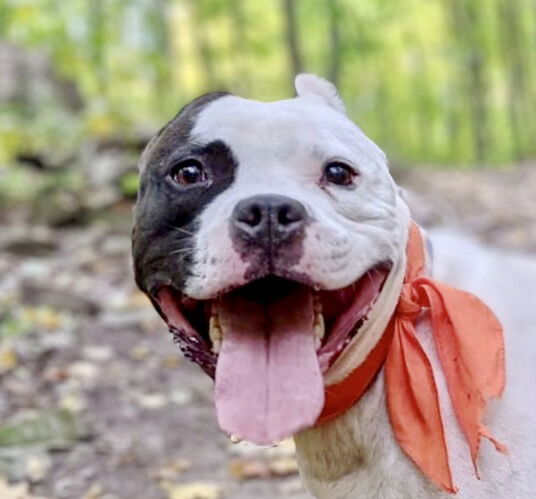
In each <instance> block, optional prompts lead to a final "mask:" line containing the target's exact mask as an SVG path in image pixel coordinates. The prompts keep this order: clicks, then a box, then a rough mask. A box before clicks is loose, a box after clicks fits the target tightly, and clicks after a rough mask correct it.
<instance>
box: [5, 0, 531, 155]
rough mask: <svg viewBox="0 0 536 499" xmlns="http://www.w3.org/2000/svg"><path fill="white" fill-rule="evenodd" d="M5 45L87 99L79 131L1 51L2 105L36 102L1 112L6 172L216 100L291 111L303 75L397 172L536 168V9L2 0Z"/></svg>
mask: <svg viewBox="0 0 536 499" xmlns="http://www.w3.org/2000/svg"><path fill="white" fill-rule="evenodd" d="M0 37H1V38H2V39H4V40H5V41H7V42H8V43H9V45H10V46H14V47H17V50H21V51H24V52H27V53H28V54H33V53H39V54H40V55H39V57H41V58H42V57H45V58H47V59H48V60H49V63H50V64H51V65H53V67H54V72H55V73H57V76H58V78H57V79H58V81H61V82H63V83H62V87H61V88H63V90H62V92H63V93H64V94H65V96H66V98H67V100H68V99H69V98H68V95H69V94H71V95H72V96H78V94H80V95H81V98H80V96H78V98H77V99H75V100H76V101H77V105H73V106H70V107H69V110H68V112H69V113H70V114H69V116H68V117H67V115H66V114H65V113H66V112H67V111H66V108H65V106H62V105H58V102H57V100H56V101H54V99H49V98H48V97H47V98H45V96H44V94H42V93H40V91H39V90H37V89H38V88H40V86H39V85H36V81H39V79H40V78H39V77H36V74H37V73H36V72H35V71H31V67H32V66H31V65H30V66H29V67H27V66H20V64H11V63H10V62H9V61H8V60H7V59H5V60H3V59H2V55H1V54H2V51H1V50H0V95H1V90H2V85H4V86H5V85H8V83H5V82H7V81H8V80H10V79H11V80H13V78H15V79H16V80H17V81H20V83H18V84H17V86H18V87H19V88H18V94H17V95H19V96H22V97H21V98H20V99H19V100H17V101H14V100H13V99H10V100H5V99H4V100H2V101H0V113H1V114H0V140H2V141H3V142H4V144H6V145H5V146H4V147H3V148H2V150H1V151H0V157H1V158H3V159H4V160H5V159H7V158H9V157H13V156H15V155H17V154H20V153H21V150H24V149H27V148H30V149H32V150H37V149H41V148H45V149H46V148H47V147H51V148H52V149H54V146H53V144H58V143H61V144H62V145H63V146H64V147H71V148H72V149H73V150H77V149H78V148H79V145H80V141H82V140H86V139H87V138H88V137H97V138H98V137H109V136H123V137H127V138H128V137H130V136H132V135H136V134H140V133H142V134H143V135H144V136H147V135H149V134H150V132H152V131H153V130H155V129H157V128H158V126H160V125H161V123H162V122H164V121H165V120H166V119H169V118H170V117H171V116H172V115H173V114H174V113H175V112H176V110H177V108H178V107H179V106H180V105H181V104H183V103H185V102H186V101H187V100H189V99H191V98H193V97H195V96H196V95H198V94H200V93H203V92H205V91H209V90H217V89H227V90H230V91H233V92H236V93H239V94H241V95H244V96H250V97H255V98H261V99H274V98H281V97H285V96H287V95H288V93H289V82H291V81H293V79H294V76H295V74H296V73H298V72H300V71H312V72H316V73H319V74H321V75H324V76H326V77H327V78H328V79H330V80H332V81H333V82H334V83H335V84H337V85H338V87H339V89H340V91H341V93H342V95H343V96H344V98H345V101H346V104H347V109H348V112H349V115H350V116H351V117H353V118H356V120H357V121H358V122H359V124H360V125H361V126H362V127H363V128H364V130H365V131H366V132H367V133H369V134H370V135H371V136H372V138H373V139H375V140H377V141H378V142H379V143H381V144H382V146H383V147H385V148H386V150H387V152H388V153H389V154H390V156H392V157H394V158H395V159H398V160H401V161H412V162H426V163H451V164H452V163H464V164H480V165H481V164H485V163H486V164H487V163H504V162H511V161H517V160H522V159H525V158H530V157H534V156H535V155H536V141H535V140H534V135H535V134H536V116H535V115H536V111H535V110H536V50H535V49H536V3H535V2H534V0H406V1H405V2H399V1H396V0H362V1H360V2H355V1H354V0H325V1H322V0H279V2H257V1H253V0H246V1H244V0H106V1H105V0H72V1H69V2H61V1H60V0H0ZM36 60H37V59H36ZM35 64H37V63H35ZM19 66H20V67H23V69H22V70H21V69H20V67H19ZM16 68H18V69H16ZM14 71H15V72H17V71H18V72H17V73H16V75H18V76H16V75H15V76H14V77H13V78H11V77H10V75H11V74H12V73H13V72H14ZM21 71H22V72H21ZM13 74H15V73H13ZM3 82H4V83H3ZM58 88H59V87H58ZM36 100H37V101H39V105H35V102H36ZM66 134H67V135H68V136H69V140H64V139H65V137H66Z"/></svg>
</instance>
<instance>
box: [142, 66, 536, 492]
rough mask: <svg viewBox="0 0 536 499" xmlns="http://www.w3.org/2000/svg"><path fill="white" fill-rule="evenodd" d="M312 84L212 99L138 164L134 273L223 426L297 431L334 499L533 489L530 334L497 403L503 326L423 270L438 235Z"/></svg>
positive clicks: (301, 448) (284, 433)
mask: <svg viewBox="0 0 536 499" xmlns="http://www.w3.org/2000/svg"><path fill="white" fill-rule="evenodd" d="M296 92H297V97H295V98H293V99H289V100H282V101H277V102H270V103H265V102H257V101H253V100H247V99H243V98H240V97H236V96H233V95H229V94H226V93H212V94H208V95H204V96H202V97H199V98H198V99H196V100H194V101H193V102H191V103H190V104H188V105H187V106H186V107H184V108H183V109H182V110H181V111H180V112H179V114H178V115H177V116H176V117H175V118H174V119H173V120H171V121H170V122H169V123H168V124H167V125H166V126H165V127H164V128H163V129H162V130H161V131H160V132H159V133H158V134H157V135H156V136H155V137H154V138H153V139H152V140H151V142H150V143H149V144H148V146H147V148H146V150H145V151H144V153H143V155H142V157H141V160H140V179H141V181H140V189H139V194H138V200H137V203H136V208H135V225H134V230H133V258H134V269H135V277H136V282H137V284H138V285H139V287H140V288H141V289H142V290H143V291H144V292H145V293H146V294H147V295H148V296H149V298H150V299H151V301H152V303H153V304H154V306H155V308H156V309H157V311H158V312H159V313H160V315H161V316H162V317H163V319H164V320H165V321H166V322H167V324H168V326H169V328H170V331H171V332H172V333H173V335H174V338H175V340H176V342H177V343H178V344H179V345H180V348H181V349H182V351H183V353H184V354H185V356H186V357H188V358H189V359H191V360H193V361H194V362H196V363H198V364H199V365H200V366H201V368H202V369H203V370H204V371H205V372H206V373H207V374H208V375H209V376H211V377H213V378H214V379H215V402H216V412H217V416H218V422H219V425H220V427H221V428H222V429H223V430H224V431H225V432H227V433H228V434H230V435H234V436H236V437H239V438H242V439H245V440H248V441H251V442H253V443H256V444H272V443H274V442H277V441H279V440H281V439H283V438H286V437H289V436H294V437H295V442H296V449H297V458H298V464H299V468H300V474H301V476H302V479H303V480H304V483H305V485H306V487H307V488H308V490H309V491H310V492H311V493H312V494H314V495H315V496H316V497H318V498H324V499H339V498H340V499H342V498H361V497H362V498H370V497H376V498H436V497H445V496H448V495H449V494H452V493H456V492H457V493H458V495H459V497H463V498H471V499H475V498H489V497H509V498H525V497H533V494H534V490H533V489H534V488H535V487H536V437H535V433H536V432H535V430H536V396H535V393H536V390H534V389H533V385H534V381H535V379H536V378H535V374H536V370H535V367H534V366H535V365H536V364H535V363H534V360H535V358H536V355H535V353H534V352H535V350H536V348H534V346H535V343H536V342H535V339H534V337H530V338H527V337H523V336H522V335H520V334H517V335H516V331H507V335H506V343H507V345H506V354H507V356H506V364H507V365H509V360H510V356H509V355H510V352H516V355H522V357H518V358H517V360H516V362H525V363H529V364H528V366H530V367H528V366H527V365H525V369H524V370H522V369H521V370H520V369H518V370H517V373H518V375H517V377H516V378H515V379H510V380H509V383H508V384H507V385H506V390H505V391H504V393H503V394H502V395H503V396H502V399H500V400H497V401H492V402H490V404H488V407H487V408H486V410H485V412H484V409H485V405H486V403H487V402H488V400H487V399H488V398H490V399H491V398H492V397H494V396H496V395H500V394H501V393H502V392H503V388H504V376H503V371H502V370H503V367H504V349H503V344H502V341H503V340H502V332H501V330H500V326H499V325H498V322H497V321H496V320H495V318H494V317H493V315H492V314H491V312H490V311H489V310H488V309H487V308H486V307H485V306H484V305H483V304H481V303H480V302H479V301H478V300H476V298H474V297H472V296H471V295H466V294H461V292H456V291H453V290H451V289H450V288H447V287H444V286H442V285H439V284H434V283H433V281H430V280H426V278H425V277H422V276H423V275H427V274H428V273H429V271H430V268H431V258H430V252H429V251H427V249H426V244H425V242H424V241H425V239H426V238H425V237H424V236H423V234H422V231H421V230H420V229H419V228H418V227H417V226H416V225H415V224H414V223H413V222H412V221H411V216H410V212H409V209H408V207H407V205H406V203H405V202H404V200H403V199H402V196H401V194H400V190H399V189H398V187H397V186H396V185H395V183H394V181H393V179H392V177H391V175H390V173H389V169H388V164H387V160H386V157H385V155H384V153H383V152H382V151H381V150H380V149H379V148H378V146H376V145H375V144H374V143H373V142H372V141H371V140H370V139H369V138H367V137H366V136H365V134H364V133H363V132H362V131H361V129H360V128H358V127H357V126H356V125H355V124H354V123H353V122H352V121H350V120H349V119H348V117H347V116H346V114H345V109H344V105H343V102H342V100H341V98H340V97H339V95H338V93H337V91H336V89H335V88H334V86H333V85H332V84H330V83H329V82H327V81H325V80H323V79H321V78H319V77H316V76H314V75H299V76H298V77H297V78H296ZM411 269H413V270H411ZM413 271H415V273H414V275H412V272H413ZM456 300H457V301H456ZM460 300H461V301H460ZM401 303H402V305H403V306H401ZM454 303H456V305H453V304H454ZM404 306H405V307H406V308H404ZM408 307H409V308H408ZM411 307H413V308H411ZM415 307H416V308H415ZM434 307H435V308H434ZM408 310H409V312H408ZM438 310H439V311H440V312H437V311H438ZM397 321H399V322H397ZM468 323H469V324H468ZM458 326H459V327H458ZM460 328H461V329H464V332H463V334H461V333H460V331H459V329H460ZM470 328H473V330H472V332H471V331H467V330H468V329H470ZM438 329H439V330H440V332H439V333H438V332H437V330H438ZM441 331H442V332H441ZM445 331H447V332H446V333H445ZM471 334H472V336H471ZM453 338H454V339H453ZM467 338H469V339H470V341H469V342H467V341H466V340H467ZM473 340H474V341H473ZM475 342H476V343H475ZM466 343H467V344H466ZM510 343H512V344H517V345H519V344H521V345H525V348H523V347H522V348H517V347H515V346H512V347H511V345H510ZM393 345H394V346H393ZM445 345H447V346H446V347H445ZM475 345H476V346H475ZM445 348H451V350H449V352H450V353H448V352H447V354H446V353H445V352H446V350H445ZM397 349H398V350H397ZM394 350H396V353H393V351H394ZM452 352H454V353H452ZM523 352H524V353H523ZM410 354H411V355H410ZM449 355H450V357H449ZM363 366H365V367H363ZM460 366H461V367H460ZM481 367H482V369H480V368H481ZM359 369H361V370H359ZM484 369H487V371H485V372H484ZM356 373H357V374H356ZM482 373H484V374H482ZM519 373H521V374H519ZM529 373H530V374H529ZM348 380H351V381H352V384H349V382H348ZM358 386H360V387H361V388H358ZM460 386H461V387H463V389H459V387H460ZM341 387H342V388H341ZM415 387H417V389H415ZM464 390H465V391H464ZM354 391H355V392H356V393H357V391H359V394H357V395H355V396H354V393H353V392H354ZM460 397H462V398H461V399H460ZM464 397H465V398H464ZM343 399H344V400H345V401H343V402H341V400H343ZM330 404H331V406H332V408H331V409H330V408H329V407H330ZM473 409H474V411H473ZM471 411H473V412H471ZM482 419H483V422H485V426H484V424H483V422H482ZM481 437H488V439H489V441H487V440H483V441H482V443H480V439H481ZM490 441H491V443H490ZM497 450H499V451H500V452H498V451H497Z"/></svg>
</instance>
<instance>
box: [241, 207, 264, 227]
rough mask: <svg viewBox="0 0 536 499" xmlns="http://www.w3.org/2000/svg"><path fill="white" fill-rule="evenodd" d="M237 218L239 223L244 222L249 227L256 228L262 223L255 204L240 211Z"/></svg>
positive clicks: (259, 210)
mask: <svg viewBox="0 0 536 499" xmlns="http://www.w3.org/2000/svg"><path fill="white" fill-rule="evenodd" d="M237 218H238V220H239V221H240V222H244V223H245V224H247V225H249V226H251V227H256V226H257V225H259V224H260V223H261V221H262V211H261V209H260V207H259V206H258V205H256V204H254V205H249V206H248V207H247V209H245V210H242V212H241V213H240V215H239V216H238V217H237Z"/></svg>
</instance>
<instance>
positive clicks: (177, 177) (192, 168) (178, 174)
mask: <svg viewBox="0 0 536 499" xmlns="http://www.w3.org/2000/svg"><path fill="white" fill-rule="evenodd" d="M171 178H172V179H173V181H174V182H175V183H177V184H179V185H194V184H200V183H202V182H205V180H206V179H207V175H206V173H205V170H204V169H203V166H202V165H201V163H200V162H199V161H197V160H195V159H189V160H186V161H183V162H181V163H179V164H178V165H176V166H175V167H173V169H172V171H171Z"/></svg>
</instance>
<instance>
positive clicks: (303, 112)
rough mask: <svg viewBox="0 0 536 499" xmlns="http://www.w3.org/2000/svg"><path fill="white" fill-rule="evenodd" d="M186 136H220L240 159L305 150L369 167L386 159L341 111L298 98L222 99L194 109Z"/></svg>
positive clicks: (198, 138)
mask: <svg viewBox="0 0 536 499" xmlns="http://www.w3.org/2000/svg"><path fill="white" fill-rule="evenodd" d="M191 140H193V141H195V142H200V143H208V142H211V141H214V140H221V141H223V142H225V143H226V144H227V145H228V146H229V147H230V148H231V149H232V151H233V154H234V155H235V156H237V159H238V160H239V161H247V160H249V159H253V158H254V159H255V160H256V161H258V160H259V159H265V160H274V161H278V160H282V161H284V160H285V159H289V158H290V157H292V156H293V155H297V154H308V155H313V156H315V157H317V158H318V159H319V160H328V159H330V158H331V159H333V158H337V157H339V158H340V159H342V158H347V159H349V160H350V159H354V160H358V161H359V162H360V163H366V164H369V165H370V166H385V163H386V161H385V155H384V154H383V152H382V151H381V150H380V149H379V148H378V147H377V146H376V144H374V142H372V141H371V140H370V139H369V138H368V137H367V136H366V135H365V134H364V133H363V132H362V131H361V129H360V128H359V127H357V126H356V125H355V124H354V123H353V122H351V121H350V120H349V119H348V118H347V117H346V116H345V115H344V114H342V113H340V112H338V111H336V110H334V109H332V108H330V107H329V106H326V105H325V104H323V103H321V102H316V101H314V100H311V99H307V98H299V97H298V98H294V99H289V100H281V101H276V102H258V101H253V100H248V99H243V98H240V97H235V96H226V97H222V98H220V99H218V100H216V101H214V102H211V103H210V104H209V105H208V106H206V107H205V108H204V109H203V110H202V111H201V112H200V113H199V116H198V117H197V120H196V123H195V125H194V127H193V129H192V133H191ZM362 166H365V165H363V164H362Z"/></svg>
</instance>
